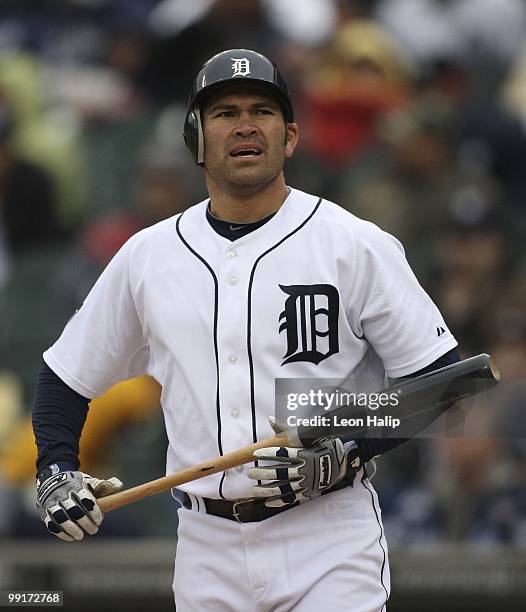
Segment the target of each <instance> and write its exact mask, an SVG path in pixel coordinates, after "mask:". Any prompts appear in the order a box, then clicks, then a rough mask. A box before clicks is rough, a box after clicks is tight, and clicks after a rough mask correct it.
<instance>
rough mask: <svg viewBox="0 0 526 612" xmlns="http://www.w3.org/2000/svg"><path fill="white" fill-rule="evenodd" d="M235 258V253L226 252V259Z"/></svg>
mask: <svg viewBox="0 0 526 612" xmlns="http://www.w3.org/2000/svg"><path fill="white" fill-rule="evenodd" d="M236 257H237V253H236V252H235V251H227V252H226V258H227V259H235V258H236Z"/></svg>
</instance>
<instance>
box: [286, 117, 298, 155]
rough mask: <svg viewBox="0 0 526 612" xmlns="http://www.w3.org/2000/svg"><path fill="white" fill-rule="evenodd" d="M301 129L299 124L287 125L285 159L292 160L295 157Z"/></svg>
mask: <svg viewBox="0 0 526 612" xmlns="http://www.w3.org/2000/svg"><path fill="white" fill-rule="evenodd" d="M298 139H299V128H298V124H297V123H287V132H286V135H285V157H286V158H290V157H292V156H293V155H294V150H295V149H296V145H297V144H298Z"/></svg>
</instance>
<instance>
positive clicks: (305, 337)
mask: <svg viewBox="0 0 526 612" xmlns="http://www.w3.org/2000/svg"><path fill="white" fill-rule="evenodd" d="M279 287H280V289H281V290H282V291H284V292H285V293H286V294H287V295H288V296H289V297H288V298H287V299H286V300H285V309H284V310H283V312H282V313H281V314H280V315H279V320H280V322H281V324H280V326H279V333H281V332H283V331H285V332H286V336H287V352H286V353H285V355H284V361H283V363H282V364H281V365H282V366H283V365H285V364H287V363H293V362H295V361H310V362H311V363H315V364H316V365H318V364H319V363H320V361H323V360H324V359H327V357H330V356H331V355H334V353H337V352H338V351H339V345H338V315H339V307H340V302H339V295H338V290H337V289H336V287H333V286H332V285H288V286H286V285H280V286H279Z"/></svg>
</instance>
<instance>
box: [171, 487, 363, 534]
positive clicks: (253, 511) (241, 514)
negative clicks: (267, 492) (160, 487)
mask: <svg viewBox="0 0 526 612" xmlns="http://www.w3.org/2000/svg"><path fill="white" fill-rule="evenodd" d="M351 485H352V480H351V479H350V478H347V477H345V478H343V479H342V480H340V482H338V483H336V484H335V485H334V486H333V487H331V489H329V490H328V491H324V492H323V493H322V495H327V494H328V493H332V492H333V491H338V490H340V489H344V488H345V487H348V486H351ZM198 499H199V500H200V501H203V502H204V506H205V509H206V514H212V515H213V516H219V517H220V518H225V519H228V520H230V521H237V522H238V523H259V521H264V520H265V519H268V518H270V517H271V516H275V515H276V514H281V513H282V512H285V511H286V510H290V509H291V508H295V507H296V506H299V502H295V503H294V504H287V505H286V506H281V507H279V508H268V507H267V506H265V502H264V500H261V499H257V500H254V499H240V500H237V501H231V500H229V499H210V498H208V497H199V498H198ZM182 502H183V507H184V508H186V509H187V510H191V509H192V500H191V498H190V496H189V495H188V494H187V493H184V495H183V499H182Z"/></svg>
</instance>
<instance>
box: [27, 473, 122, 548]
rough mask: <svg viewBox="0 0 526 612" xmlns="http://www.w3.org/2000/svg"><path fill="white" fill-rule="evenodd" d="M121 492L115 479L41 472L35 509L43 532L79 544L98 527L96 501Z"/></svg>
mask: <svg viewBox="0 0 526 612" xmlns="http://www.w3.org/2000/svg"><path fill="white" fill-rule="evenodd" d="M120 489H122V482H121V481H120V480H119V479H118V478H115V477H113V478H109V479H108V480H100V479H99V478H93V477H92V476H90V475H89V474H84V473H83V472H75V471H64V472H58V473H54V470H53V469H52V467H48V468H44V469H43V470H42V471H41V472H40V474H39V477H38V479H37V508H38V511H39V514H40V518H41V519H42V521H44V523H45V525H46V527H47V529H48V530H49V531H50V532H51V533H52V534H54V535H56V536H57V537H58V538H60V539H61V540H65V541H66V542H72V541H73V540H82V539H83V538H84V535H85V534H86V533H87V534H89V535H93V534H95V533H97V531H98V530H99V525H100V524H101V523H102V519H103V514H102V510H101V509H100V508H99V506H98V504H97V498H99V497H105V496H106V495H110V494H111V493H116V492H117V491H119V490H120Z"/></svg>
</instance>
